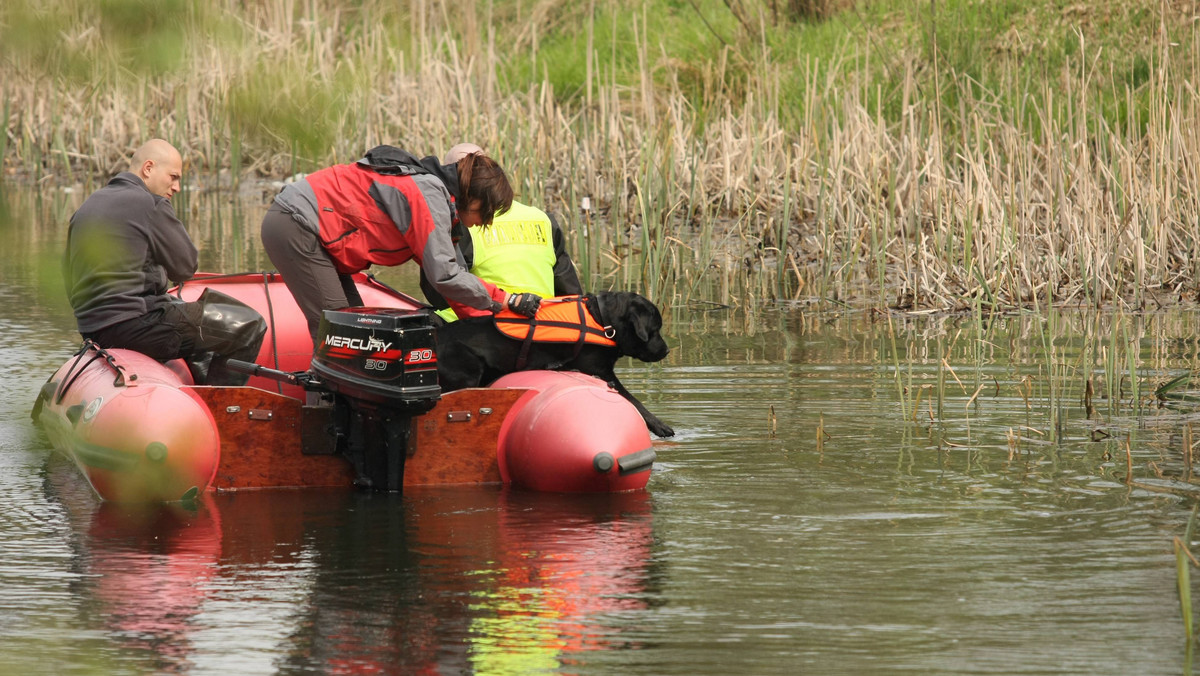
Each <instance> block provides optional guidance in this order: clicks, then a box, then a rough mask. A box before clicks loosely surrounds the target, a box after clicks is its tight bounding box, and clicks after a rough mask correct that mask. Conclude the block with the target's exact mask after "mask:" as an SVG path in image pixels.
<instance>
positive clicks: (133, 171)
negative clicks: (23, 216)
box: [62, 139, 266, 385]
mask: <svg viewBox="0 0 1200 676" xmlns="http://www.w3.org/2000/svg"><path fill="white" fill-rule="evenodd" d="M182 177H183V158H182V157H181V156H180V154H179V151H178V150H176V149H175V147H174V146H172V145H171V144H170V143H167V142H166V141H164V140H162V139H153V140H151V141H149V142H147V143H146V144H145V145H143V146H142V147H140V148H138V149H137V150H136V151H135V152H134V153H133V159H132V160H131V161H130V164H129V171H124V172H121V173H120V174H117V175H116V176H115V177H113V179H112V180H111V181H109V182H108V185H105V186H104V187H103V188H101V189H99V190H97V191H96V192H95V193H93V194H92V195H91V196H90V197H88V198H87V200H85V201H84V203H83V204H82V205H80V207H79V210H78V211H76V212H75V214H74V215H73V216H71V225H70V228H69V229H68V231H67V250H66V253H65V254H64V256H63V262H62V270H63V279H64V281H65V282H66V287H67V296H68V298H69V299H70V301H71V307H72V309H73V310H74V311H75V322H76V325H77V326H78V328H79V333H80V334H81V335H83V337H84V338H87V339H90V340H92V341H95V342H96V343H97V344H98V345H99V346H100V347H105V348H125V349H130V350H137V351H138V352H142V353H145V354H146V355H148V356H150V357H153V358H154V359H158V360H160V361H167V360H170V359H176V358H180V357H182V358H184V359H187V360H188V361H189V366H191V367H192V371H193V373H194V374H195V377H196V380H197V382H200V381H204V382H206V383H207V384H210V385H217V384H219V385H238V384H243V383H245V381H246V377H245V376H243V375H240V374H234V373H229V372H227V371H225V370H224V369H223V367H222V364H223V362H224V360H225V359H227V358H236V359H243V360H247V361H254V359H255V357H257V356H258V350H259V347H260V346H261V343H262V336H263V333H265V331H266V322H264V321H263V319H262V317H261V316H259V315H258V313H257V312H255V311H254V310H253V309H251V308H248V307H245V306H244V305H243V306H241V307H237V306H232V307H229V308H222V309H227V310H229V312H230V313H231V315H230V316H229V317H217V322H218V324H216V325H214V323H213V317H216V315H215V314H210V315H209V316H206V310H205V306H206V304H205V303H204V302H195V303H183V302H179V301H178V300H177V299H172V298H171V297H170V296H168V295H167V288H168V282H177V283H178V282H182V281H184V280H187V279H190V278H191V277H192V275H194V274H195V273H196V267H197V265H198V262H199V258H198V252H197V251H196V246H195V245H194V244H192V240H191V238H190V237H188V234H187V231H186V230H185V229H184V227H183V224H182V223H180V222H179V219H178V218H176V216H175V209H174V207H172V206H171V197H173V196H174V195H175V194H176V193H177V192H179V181H180V179H181V178H182ZM220 301H221V302H228V301H232V302H233V303H235V304H238V303H237V301H235V300H233V299H230V298H227V297H226V298H222V299H220ZM238 305H240V304H238ZM212 310H214V311H215V310H217V308H215V307H214V308H212ZM247 310H248V311H249V313H252V314H248V313H247V312H246V311H247ZM231 321H232V322H234V323H236V326H231V325H230V322H231ZM202 324H203V326H204V331H203V332H201V330H200V328H201V325H202ZM213 357H215V359H213ZM210 362H211V364H210ZM210 366H213V367H214V368H212V369H210V368H209V367H210Z"/></svg>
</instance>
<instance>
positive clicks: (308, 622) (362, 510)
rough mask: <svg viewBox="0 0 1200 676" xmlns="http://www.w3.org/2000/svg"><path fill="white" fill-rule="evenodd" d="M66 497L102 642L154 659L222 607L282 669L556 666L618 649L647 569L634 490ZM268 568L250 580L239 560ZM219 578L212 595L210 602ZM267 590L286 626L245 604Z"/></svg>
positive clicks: (648, 530)
mask: <svg viewBox="0 0 1200 676" xmlns="http://www.w3.org/2000/svg"><path fill="white" fill-rule="evenodd" d="M71 511H72V512H73V516H74V517H75V518H77V519H82V524H81V525H84V524H85V525H84V527H83V528H82V529H79V530H80V531H81V532H80V534H81V535H82V536H83V537H81V538H80V540H79V543H78V544H79V559H78V560H79V561H80V563H81V565H82V567H83V569H84V570H83V571H81V572H83V573H84V574H85V577H86V579H89V580H91V582H90V583H89V584H87V585H85V586H86V588H87V591H88V593H89V594H90V599H89V600H85V604H87V605H88V607H95V608H96V610H97V611H98V612H97V617H98V618H101V619H100V624H101V625H102V627H103V629H105V630H106V632H107V634H108V636H109V639H110V641H111V642H112V644H113V645H114V647H116V648H118V649H120V650H123V651H134V650H136V651H139V652H145V653H146V656H145V658H144V659H145V661H149V662H152V663H153V669H154V670H155V671H159V672H179V671H187V670H189V669H191V668H194V667H196V666H203V665H205V664H206V663H207V662H206V661H207V660H209V659H216V658H218V657H221V656H220V655H216V656H214V655H208V654H205V653H204V651H206V650H211V648H209V647H208V644H205V647H204V648H197V646H196V642H195V637H194V632H198V631H203V630H208V629H213V628H217V629H220V628H221V625H220V622H221V621H222V620H223V619H225V618H229V617H230V616H231V615H230V613H231V612H232V613H234V615H236V617H237V618H238V621H239V626H241V625H242V624H245V625H246V626H247V629H246V631H247V632H250V633H253V632H254V631H255V625H254V622H255V621H258V622H260V623H261V625H260V627H259V629H261V631H262V633H263V634H264V635H270V637H271V640H273V641H275V642H274V643H273V644H270V645H269V647H264V645H262V643H259V644H253V647H252V648H246V650H258V651H262V650H271V651H272V654H270V655H262V654H261V652H260V654H258V655H257V656H256V657H258V658H261V659H262V660H263V661H264V663H267V664H273V665H275V667H276V668H280V669H282V670H284V671H317V672H321V673H332V674H440V673H447V672H452V673H457V672H459V671H489V670H508V669H511V668H514V666H515V665H517V666H522V667H523V668H525V669H528V668H541V667H545V668H557V667H561V666H562V665H567V664H571V663H575V662H578V661H580V660H581V659H582V656H581V654H582V653H585V652H587V651H594V650H608V649H614V648H629V647H631V646H629V645H628V644H627V643H620V640H621V639H620V637H619V632H618V630H617V627H618V626H619V625H618V623H617V622H614V621H613V619H612V617H611V616H612V614H614V613H626V612H630V611H638V610H641V609H643V608H644V607H645V600H644V599H645V595H646V585H647V580H648V579H649V577H650V576H649V571H648V567H649V560H650V554H651V545H652V535H653V533H652V514H651V511H652V503H651V498H650V496H649V494H647V493H646V492H644V491H638V492H633V493H628V494H610V495H598V496H594V495H545V494H533V493H519V492H513V491H509V490H500V489H495V488H479V487H471V488H469V489H468V488H463V489H433V490H420V491H418V490H410V492H409V494H408V495H405V496H403V497H401V496H389V495H378V494H365V493H356V492H349V491H346V492H341V491H339V492H319V491H259V492H247V493H241V494H226V495H211V494H209V495H205V496H203V498H202V500H201V501H200V503H199V504H198V505H196V506H195V508H192V509H189V508H185V507H182V506H179V505H166V506H156V507H153V508H150V509H134V508H128V507H121V506H118V505H110V504H108V503H105V504H103V505H99V506H96V505H92V506H91V507H90V508H88V509H83V510H79V509H75V510H71ZM301 563H302V564H303V565H300V564H301ZM267 568H270V570H272V571H274V573H275V574H274V575H273V576H271V577H270V578H269V579H270V582H267V583H264V582H262V580H263V578H262V577H258V576H255V575H254V573H255V572H257V571H262V570H264V569H267ZM280 570H283V571H284V574H282V575H280V574H279V573H278V572H279V571H280ZM251 580H257V582H252V581H251ZM256 584H259V585H262V584H266V585H277V587H274V588H272V587H270V586H263V587H255V586H254V585H256ZM215 590H220V591H219V592H218V591H215ZM218 593H219V594H220V601H221V603H220V604H218V605H220V606H221V607H222V609H223V610H222V611H221V612H213V613H211V614H210V613H207V612H206V604H208V602H210V601H212V600H214V599H215V598H216V595H217V594H218ZM279 598H287V599H292V598H297V599H299V600H298V601H295V603H296V607H295V608H294V610H292V611H288V612H286V613H285V617H286V620H285V622H286V624H287V626H283V627H281V626H280V624H279V622H280V615H279V614H276V615H275V616H273V617H272V616H261V617H260V615H259V614H258V611H257V607H258V605H259V603H261V601H262V600H263V599H279ZM289 602H291V601H289ZM239 604H240V605H239ZM280 636H282V638H280Z"/></svg>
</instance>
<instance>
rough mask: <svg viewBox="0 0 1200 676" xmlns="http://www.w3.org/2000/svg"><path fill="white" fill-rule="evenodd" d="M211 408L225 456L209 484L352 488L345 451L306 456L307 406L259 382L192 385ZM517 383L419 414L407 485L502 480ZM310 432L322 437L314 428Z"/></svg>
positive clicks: (463, 395) (466, 394)
mask: <svg viewBox="0 0 1200 676" xmlns="http://www.w3.org/2000/svg"><path fill="white" fill-rule="evenodd" d="M191 389H192V390H193V391H194V392H195V393H196V394H197V395H198V396H199V397H200V399H201V400H203V401H204V402H205V403H206V404H207V405H208V408H209V410H210V411H211V412H212V415H213V418H214V419H215V420H216V422H217V429H218V430H219V433H220V437H221V460H220V463H219V464H218V466H217V473H216V476H215V477H214V478H213V481H212V484H211V485H210V489H212V490H217V491H222V490H237V489H246V488H303V487H330V486H341V487H350V486H353V484H354V470H353V468H352V467H351V466H350V463H349V462H348V461H346V459H345V458H343V457H342V456H341V455H340V454H329V455H305V454H304V453H303V447H304V439H303V435H304V433H305V432H304V420H303V416H304V410H303V408H304V407H303V403H302V402H301V401H300V400H298V399H294V398H292V397H288V396H284V395H281V394H277V393H275V392H268V391H266V390H261V389H258V388H254V387H199V386H198V387H193V388H191ZM528 392H530V390H526V389H519V388H496V389H491V388H472V389H467V390H459V391H457V392H450V393H447V394H445V395H443V396H442V398H441V400H439V401H438V403H437V405H436V406H434V408H433V409H431V410H430V411H429V412H427V413H425V414H423V415H420V416H417V417H414V418H413V421H412V433H411V437H410V439H409V444H408V457H407V459H406V461H405V467H404V485H405V486H419V485H431V484H467V483H500V482H501V480H502V479H501V476H500V468H499V465H498V464H497V459H496V449H497V447H498V445H499V434H500V430H501V427H502V426H503V423H504V418H505V417H506V416H507V415H508V414H509V412H510V411H511V410H512V409H513V407H514V406H515V405H516V403H517V401H518V400H519V399H520V398H521V396H522V395H524V394H526V393H528ZM307 433H308V434H310V435H312V434H317V433H318V432H315V431H314V430H313V427H312V426H311V425H310V426H309V429H308V432H307Z"/></svg>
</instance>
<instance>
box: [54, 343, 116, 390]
mask: <svg viewBox="0 0 1200 676" xmlns="http://www.w3.org/2000/svg"><path fill="white" fill-rule="evenodd" d="M89 351H94V352H95V354H94V355H93V356H92V358H91V359H89V360H87V362H86V363H84V364H83V366H80V365H79V363H80V362H81V361H83V357H84V355H85V354H87V353H88V352H89ZM97 359H103V360H104V361H105V363H107V364H108V366H109V368H111V369H112V370H113V371H114V372H116V374H117V377H116V378H114V379H113V387H124V386H125V367H124V366H121V365H120V364H118V363H117V362H116V358H115V357H113V355H112V353H110V352H109V351H108V350H105V349H104V348H102V347H100V346H99V345H97V344H96V342H95V341H93V340H92V339H90V338H88V339H85V340H84V341H83V345H81V346H80V347H79V351H77V352H76V353H75V361H73V362H71V366H70V367H69V368H68V369H67V373H66V375H64V376H63V379H62V381H61V383H60V384H59V386H58V389H57V390H56V391H55V393H54V403H55V404H61V403H62V400H63V397H65V396H67V391H68V390H70V389H71V386H73V385H74V384H75V381H76V380H79V376H81V375H83V372H84V371H86V370H87V367H88V366H91V364H92V362H94V361H96V360H97ZM76 367H78V370H76Z"/></svg>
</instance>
